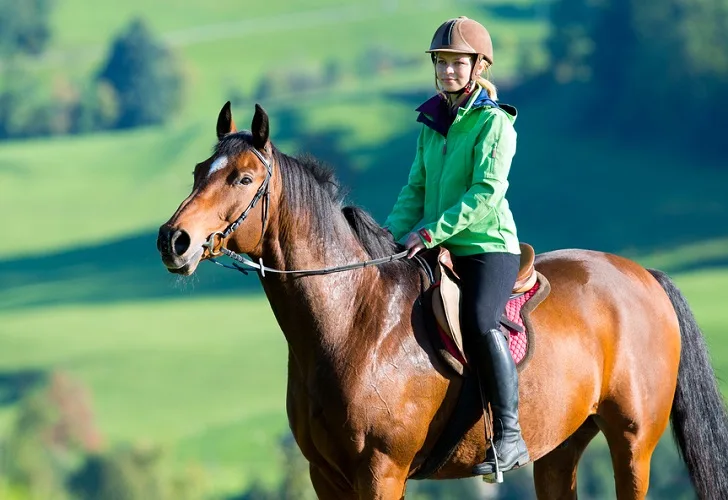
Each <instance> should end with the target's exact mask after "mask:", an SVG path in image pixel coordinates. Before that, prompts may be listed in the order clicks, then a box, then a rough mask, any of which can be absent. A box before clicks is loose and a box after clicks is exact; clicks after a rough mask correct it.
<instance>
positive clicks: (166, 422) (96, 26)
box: [0, 0, 728, 500]
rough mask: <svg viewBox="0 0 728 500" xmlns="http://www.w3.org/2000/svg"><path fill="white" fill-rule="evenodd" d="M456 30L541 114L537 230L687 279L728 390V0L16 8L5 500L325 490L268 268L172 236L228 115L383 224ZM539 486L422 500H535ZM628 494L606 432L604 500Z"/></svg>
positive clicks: (532, 138) (36, 1)
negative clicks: (296, 429) (219, 257)
mask: <svg viewBox="0 0 728 500" xmlns="http://www.w3.org/2000/svg"><path fill="white" fill-rule="evenodd" d="M459 15H467V16H468V17H472V18H474V19H476V20H478V21H480V22H482V23H483V24H484V25H485V26H486V27H487V28H489V30H490V31H491V33H492V36H493V40H494V45H495V66H494V68H493V80H494V81H495V83H496V84H497V85H498V86H499V88H500V98H501V101H502V102H506V103H510V104H513V105H515V106H516V107H518V109H519V118H518V121H517V122H516V128H517V131H518V133H519V144H518V153H517V155H516V158H515V160H514V163H513V167H512V170H511V177H510V178H511V188H510V191H509V199H510V202H511V206H512V208H513V211H514V213H515V216H516V220H517V223H518V228H519V236H520V237H521V239H522V240H523V241H526V242H529V243H531V244H532V245H534V246H535V248H536V250H537V251H539V252H544V251H548V250H552V249H557V248H566V247H581V248H590V249H596V250H604V251H610V252H616V253H619V254H621V255H625V256H628V257H631V258H634V259H636V260H637V261H639V262H640V263H642V264H644V265H647V266H654V267H658V268H660V269H663V270H665V271H667V272H669V273H670V274H671V275H672V276H673V277H675V278H676V280H677V283H678V285H679V286H680V287H681V288H682V289H683V291H684V293H685V294H686V295H687V297H688V299H689V300H690V302H691V304H692V306H693V308H694V310H695V312H696V315H697V318H698V320H699V322H700V324H701V325H702V327H703V329H704V331H705V334H706V337H707V340H708V344H709V347H710V350H711V355H712V357H713V364H714V367H715V369H716V372H717V374H718V376H719V377H723V379H725V378H726V376H727V374H728V312H727V311H728V308H727V307H726V304H725V300H726V293H725V290H726V288H727V287H728V195H727V194H726V190H728V168H727V160H728V152H727V150H726V138H725V134H726V130H727V129H728V127H726V125H727V124H726V112H727V111H728V51H726V47H728V1H726V0H660V1H652V2H644V1H641V0H624V1H620V2H609V1H606V0H512V1H506V0H504V1H496V0H493V1H476V0H451V1H444V0H368V1H366V2H365V1H355V0H348V1H347V0H305V1H304V0H301V1H298V2H288V1H284V0H268V1H266V2H251V1H248V0H215V1H208V0H174V1H173V0H154V1H147V0H126V1H124V2H118V1H113V2H112V1H110V0H97V1H95V2H93V3H89V2H87V1H86V0H23V1H22V2H16V1H12V0H0V214H2V215H0V221H1V223H0V498H2V499H12V500H20V499H22V500H25V499H61V500H65V499H89V500H90V499H121V500H126V499H130V500H136V499H143V500H147V499H155V500H156V499H160V500H166V499H202V498H204V499H222V500H243V499H248V500H252V499H257V500H265V499H308V498H314V496H313V494H312V492H311V490H310V486H309V482H308V478H307V475H306V465H305V463H303V462H302V460H301V457H300V454H299V452H298V450H297V448H296V447H295V445H294V443H293V442H292V440H291V438H290V433H289V431H288V427H287V420H286V416H285V369H286V368H285V366H286V345H285V342H284V339H283V336H282V334H281V333H280V332H279V330H278V328H277V325H276V323H275V321H274V319H273V316H272V313H271V311H270V308H269V306H268V303H267V301H266V300H265V297H264V296H263V295H262V294H261V289H260V286H259V284H258V281H257V278H256V277H254V276H252V277H248V278H245V277H243V276H242V275H239V274H237V273H228V272H226V271H225V270H221V269H219V268H217V267H215V266H212V265H202V266H201V267H200V269H199V271H198V273H197V274H196V275H195V276H194V277H191V278H188V279H178V278H175V277H172V276H171V275H170V274H168V273H167V272H166V270H165V269H164V267H163V266H162V264H161V261H160V259H159V256H158V254H157V251H156V248H155V239H156V232H157V228H158V226H159V225H160V224H161V223H163V222H164V221H166V220H167V218H168V217H169V216H170V215H171V214H172V213H173V211H174V210H175V209H176V207H177V205H178V204H179V202H180V201H181V200H182V199H183V198H184V197H185V196H186V195H187V194H188V193H189V190H190V187H191V184H192V173H191V172H192V169H193V167H194V165H195V163H196V162H198V161H200V160H202V159H204V158H206V157H207V156H208V155H209V153H210V150H211V148H212V147H213V145H214V142H215V130H214V128H215V123H216V118H217V114H218V112H219V110H220V108H221V106H222V105H223V104H224V103H225V101H227V100H230V101H232V103H233V114H234V117H235V119H236V122H237V123H238V127H239V128H248V127H249V123H250V120H251V118H252V112H253V106H254V104H255V103H256V102H257V103H260V104H262V105H263V106H264V107H265V108H266V110H267V111H268V112H269V114H270V117H271V133H272V138H273V140H274V142H275V143H276V144H277V146H278V147H279V148H280V149H282V150H283V151H285V152H287V153H297V152H309V153H312V154H314V155H316V156H317V157H319V158H321V159H323V160H324V161H325V162H327V163H328V164H330V165H331V166H332V167H333V168H334V169H335V171H336V173H337V176H338V178H339V180H340V181H341V183H342V184H343V185H345V186H346V187H347V188H348V189H349V200H348V201H349V202H350V203H355V204H358V205H360V206H363V207H364V208H365V209H367V210H368V211H370V212H371V213H372V214H373V215H374V216H375V218H376V219H377V220H378V221H379V222H380V223H381V222H383V221H384V218H385V217H386V215H387V213H388V210H389V209H390V208H391V206H392V204H393V203H394V200H395V198H396V195H397V193H398V192H399V189H400V188H401V186H402V185H403V183H404V182H405V181H406V178H407V172H408V169H409V166H410V163H411V161H412V158H413V152H414V147H415V139H416V136H417V132H418V130H419V127H418V125H417V124H416V123H415V118H416V113H415V112H414V108H416V107H417V106H418V105H419V104H420V103H421V102H422V101H423V100H425V99H426V98H427V97H428V96H429V95H431V94H432V93H433V71H432V67H431V63H430V60H429V56H428V55H426V54H425V53H424V51H425V50H426V49H427V48H428V46H429V42H430V39H431V37H432V34H433V32H434V30H435V29H436V28H437V26H438V25H439V24H440V23H441V22H443V21H444V20H446V19H448V18H452V17H456V16H459ZM634 334H635V335H640V334H641V332H639V331H635V332H634ZM721 387H722V388H723V390H724V393H725V392H726V390H728V385H726V384H725V383H723V385H722V386H721ZM652 464H653V465H652V477H651V489H650V498H672V499H677V498H679V499H683V498H685V499H688V498H694V493H693V492H692V489H691V487H690V483H689V479H688V477H687V474H686V472H685V470H684V467H683V466H682V465H681V462H680V461H679V459H678V457H677V454H676V451H675V446H674V444H673V442H672V439H671V437H670V436H669V433H666V435H665V437H664V438H663V441H662V442H661V444H660V446H659V448H658V451H657V453H656V455H655V456H654V458H653V462H652ZM530 476H531V469H530V468H527V469H525V470H522V471H518V472H515V473H512V474H509V475H508V476H507V481H506V483H505V485H503V486H501V487H492V486H487V487H484V485H483V483H482V482H480V481H478V480H477V479H476V480H463V481H451V482H439V483H438V482H428V481H425V482H419V483H414V482H412V483H410V486H409V489H408V495H407V498H413V499H436V498H437V499H447V498H453V499H456V498H457V499H469V498H501V499H505V498H525V499H529V498H534V493H533V486H532V483H531V478H530ZM612 477H613V476H612V468H611V463H610V460H609V454H608V450H607V449H606V445H605V443H604V441H603V440H599V439H597V440H595V441H594V442H593V443H592V445H591V446H590V448H589V449H588V450H587V454H586V456H585V457H584V459H583V460H582V464H581V467H580V471H579V494H580V498H587V499H598V498H613V497H614V490H613V484H612Z"/></svg>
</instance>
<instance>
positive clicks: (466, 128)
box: [385, 87, 521, 256]
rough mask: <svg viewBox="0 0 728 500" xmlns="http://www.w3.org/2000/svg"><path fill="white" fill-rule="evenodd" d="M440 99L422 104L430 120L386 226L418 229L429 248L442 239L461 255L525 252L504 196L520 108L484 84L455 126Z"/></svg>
mask: <svg viewBox="0 0 728 500" xmlns="http://www.w3.org/2000/svg"><path fill="white" fill-rule="evenodd" d="M439 100H441V98H440V97H439V96H435V97H433V98H432V99H430V100H429V101H427V102H426V103H425V104H423V105H422V106H420V108H418V110H420V111H421V114H420V117H419V118H418V121H422V122H423V123H424V124H425V125H424V126H423V127H422V130H421V131H420V135H419V138H418V139H417V153H416V155H415V159H414V162H413V164H412V168H411V170H410V173H409V179H408V182H407V185H405V186H404V188H402V191H401V192H400V194H399V197H398V198H397V202H396V203H395V205H394V208H393V209H392V212H391V214H390V215H389V217H388V218H387V220H386V222H385V226H386V227H388V228H389V230H390V231H391V232H392V234H393V235H394V238H395V239H396V240H400V239H401V238H403V237H404V236H405V235H407V234H408V233H409V232H411V231H413V230H417V231H418V232H419V235H420V238H421V239H422V241H423V243H424V244H425V247H427V248H432V247H434V246H436V245H440V244H441V245H442V246H444V247H446V248H447V249H449V250H450V251H451V252H452V253H453V254H454V255H457V256H463V255H473V254H478V253H484V252H510V253H513V254H520V253H521V252H520V248H519V244H518V236H517V234H516V224H515V222H514V220H513V214H511V210H510V208H509V206H508V200H506V197H505V195H506V190H507V189H508V172H509V170H510V167H511V160H512V159H513V156H514V154H515V152H516V131H515V129H514V128H513V123H514V122H515V120H516V109H515V108H513V107H512V106H508V105H502V106H500V107H499V106H498V105H497V104H496V103H495V102H493V101H492V100H490V99H489V98H488V96H487V92H486V91H485V90H483V89H481V88H480V87H478V90H476V91H475V92H474V93H473V96H472V97H471V98H470V99H469V100H468V102H467V104H465V105H463V106H462V107H461V108H460V109H459V110H458V112H457V115H456V116H455V117H454V121H453V122H452V125H450V126H449V129H448V123H447V122H448V120H445V122H446V123H445V124H443V120H442V112H443V107H444V106H443V105H442V103H440V102H438V101H439ZM446 112H447V111H446V109H445V113H446ZM438 114H439V115H440V116H438ZM451 119H452V118H451Z"/></svg>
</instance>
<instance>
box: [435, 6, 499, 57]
mask: <svg viewBox="0 0 728 500" xmlns="http://www.w3.org/2000/svg"><path fill="white" fill-rule="evenodd" d="M427 52H428V53H430V54H432V53H434V52H458V53H462V54H473V55H478V58H477V62H480V59H481V58H483V59H485V60H486V61H488V63H489V64H493V41H492V40H491V39H490V33H488V30H487V29H485V27H484V26H483V25H482V24H480V23H479V22H477V21H473V20H472V19H468V18H467V17H465V16H460V17H457V18H455V19H449V20H447V21H445V22H444V23H443V24H441V25H440V27H439V28H437V31H436V32H435V36H433V37H432V42H431V43H430V50H428V51H427ZM476 65H477V63H476ZM473 69H475V66H474V67H473Z"/></svg>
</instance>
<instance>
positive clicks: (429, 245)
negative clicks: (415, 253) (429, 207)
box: [417, 227, 435, 248]
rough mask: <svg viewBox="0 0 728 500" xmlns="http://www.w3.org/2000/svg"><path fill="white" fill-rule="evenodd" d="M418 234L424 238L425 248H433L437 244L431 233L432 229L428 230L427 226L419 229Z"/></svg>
mask: <svg viewBox="0 0 728 500" xmlns="http://www.w3.org/2000/svg"><path fill="white" fill-rule="evenodd" d="M417 234H418V235H419V237H420V239H421V240H422V243H423V244H424V245H425V248H432V247H434V246H435V244H434V243H433V241H432V234H430V231H428V230H427V228H425V227H423V228H420V229H418V230H417Z"/></svg>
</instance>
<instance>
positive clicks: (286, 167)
mask: <svg viewBox="0 0 728 500" xmlns="http://www.w3.org/2000/svg"><path fill="white" fill-rule="evenodd" d="M249 148H252V138H251V135H250V133H249V132H238V133H235V134H230V135H228V136H226V137H225V138H223V140H222V141H220V142H219V143H218V145H217V146H216V147H215V153H216V154H218V155H229V156H234V155H238V154H240V153H242V152H243V151H245V150H247V149H249ZM273 155H274V157H275V164H276V165H277V166H278V168H280V172H281V177H282V178H283V195H284V197H285V199H286V201H287V203H288V205H289V209H290V210H291V212H292V215H295V214H300V213H302V212H308V213H310V214H311V215H312V216H313V217H312V219H313V221H314V223H315V224H316V231H317V232H318V234H319V235H324V236H332V237H333V235H334V228H333V223H334V221H335V220H336V218H337V217H338V216H340V215H343V216H344V218H345V219H346V221H347V222H348V226H349V227H350V228H351V229H352V230H353V232H354V234H355V235H356V237H357V239H358V240H359V243H361V245H362V247H364V249H365V250H366V252H367V253H368V254H369V256H370V257H371V258H372V259H378V258H381V257H388V256H390V255H393V254H396V253H399V252H401V251H403V250H404V247H403V246H402V245H400V244H399V243H396V242H395V241H394V240H393V239H392V237H391V236H390V235H389V233H388V232H387V231H385V230H384V229H382V227H381V226H380V225H379V224H378V223H377V222H376V221H375V220H374V218H373V217H372V216H371V215H369V214H368V213H367V212H366V211H365V210H363V209H361V208H359V207H356V206H350V205H345V203H344V199H345V195H346V193H345V192H344V190H343V189H342V188H341V186H340V184H339V182H338V180H337V179H336V176H335V175H334V172H333V170H332V169H331V168H330V167H328V166H327V165H325V164H323V163H322V162H321V161H320V160H318V159H317V158H315V157H314V156H312V155H309V154H303V155H299V156H296V157H293V156H289V155H287V154H285V153H283V152H281V151H279V150H278V149H276V148H275V147H273ZM380 267H381V269H382V270H387V271H395V270H400V272H404V269H405V268H407V269H411V268H412V267H416V263H415V261H413V260H410V259H405V260H401V261H398V262H393V263H391V264H387V265H385V266H380Z"/></svg>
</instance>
